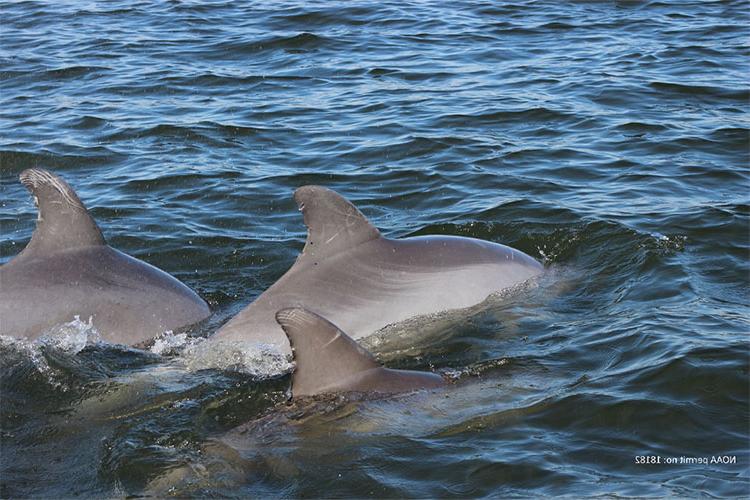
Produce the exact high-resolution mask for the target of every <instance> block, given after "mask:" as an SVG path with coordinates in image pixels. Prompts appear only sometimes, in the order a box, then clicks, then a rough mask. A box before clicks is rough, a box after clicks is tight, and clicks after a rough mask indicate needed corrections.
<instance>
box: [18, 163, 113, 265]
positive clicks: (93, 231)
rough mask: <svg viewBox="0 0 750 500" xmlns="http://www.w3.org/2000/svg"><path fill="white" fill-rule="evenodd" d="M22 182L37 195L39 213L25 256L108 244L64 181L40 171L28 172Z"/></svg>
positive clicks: (21, 177)
mask: <svg viewBox="0 0 750 500" xmlns="http://www.w3.org/2000/svg"><path fill="white" fill-rule="evenodd" d="M19 179H20V180H21V183H22V184H23V185H24V186H26V188H27V189H28V190H29V191H30V192H31V194H32V195H34V202H35V203H36V206H37V208H38V209H39V217H38V218H37V224H36V229H35V230H34V234H33V235H32V236H31V241H30V242H29V244H28V245H27V246H26V248H25V249H24V251H23V253H24V254H25V255H38V254H40V253H52V252H57V251H60V250H67V249H71V248H78V247H86V246H92V245H105V244H106V242H105V241H104V236H102V232H101V230H99V226H97V225H96V222H95V221H94V219H93V218H92V217H91V216H90V215H89V213H88V211H87V210H86V207H85V206H84V205H83V203H81V200H80V199H79V198H78V195H76V193H75V191H73V189H72V188H71V187H70V186H69V185H68V183H67V182H65V181H64V180H63V179H61V178H60V177H58V176H57V175H55V174H53V173H52V172H49V171H47V170H43V169H40V168H32V169H28V170H24V171H23V172H21V175H20V176H19Z"/></svg>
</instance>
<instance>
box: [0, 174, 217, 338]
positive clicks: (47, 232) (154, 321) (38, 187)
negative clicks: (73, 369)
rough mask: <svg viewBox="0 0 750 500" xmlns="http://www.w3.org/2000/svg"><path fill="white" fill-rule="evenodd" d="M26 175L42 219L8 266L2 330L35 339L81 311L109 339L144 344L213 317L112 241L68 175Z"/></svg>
mask: <svg viewBox="0 0 750 500" xmlns="http://www.w3.org/2000/svg"><path fill="white" fill-rule="evenodd" d="M20 180H21V182H22V183H23V185H24V186H26V187H27V188H28V189H29V191H31V193H32V194H33V196H34V200H35V202H36V205H37V207H38V209H39V218H38V220H37V227H36V230H35V231H34V234H33V235H32V237H31V241H30V242H29V244H28V245H27V246H26V248H25V249H24V250H23V251H22V252H21V253H20V254H19V255H17V256H16V257H15V258H13V260H11V261H10V262H8V263H7V264H5V265H3V266H2V267H0V334H2V335H10V336H13V337H16V338H27V339H30V340H31V339H34V338H36V337H38V336H40V335H41V334H43V333H44V332H45V331H46V330H48V329H49V328H50V327H52V326H54V325H58V324H61V323H66V322H69V321H71V320H73V319H74V317H75V316H79V317H80V318H81V320H83V321H87V320H88V319H89V318H92V323H93V326H94V327H95V328H96V329H97V330H98V331H99V333H100V335H101V338H102V339H103V340H106V341H109V342H115V343H121V344H128V345H137V344H140V343H143V342H144V341H147V340H150V339H151V338H153V337H154V336H155V335H158V334H160V333H163V332H164V331H166V330H176V329H179V328H182V327H186V326H188V325H191V324H193V323H197V322H198V321H201V320H202V319H205V318H206V317H208V315H209V314H210V311H209V308H208V305H207V304H206V302H205V301H203V299H201V298H200V297H199V296H198V295H197V294H196V293H195V292H193V291H192V290H191V289H190V288H188V287H187V286H185V285H184V284H182V283H181V282H179V281H178V280H176V279H175V278H173V277H172V276H170V275H169V274H167V273H165V272H164V271H161V270H159V269H157V268H155V267H154V266H151V265H149V264H146V263H145V262H142V261H140V260H138V259H134V258H133V257H130V256H128V255H126V254H124V253H122V252H120V251H118V250H115V249H114V248H111V247H109V246H108V245H107V244H106V242H105V240H104V236H102V233H101V231H100V230H99V227H98V226H97V225H96V222H95V221H94V219H93V218H92V217H91V216H90V215H89V213H88V211H87V210H86V207H85V206H84V205H83V203H81V200H80V199H79V198H78V196H77V195H76V193H75V191H73V189H71V187H70V186H69V185H68V184H67V183H66V182H65V181H64V180H62V179H61V178H60V177H58V176H56V175H54V174H52V173H50V172H48V171H46V170H42V169H30V170H25V171H23V172H22V173H21V175H20Z"/></svg>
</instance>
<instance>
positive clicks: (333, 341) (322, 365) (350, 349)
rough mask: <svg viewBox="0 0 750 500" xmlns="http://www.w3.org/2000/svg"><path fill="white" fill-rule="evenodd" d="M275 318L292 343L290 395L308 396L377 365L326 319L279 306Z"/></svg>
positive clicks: (295, 308)
mask: <svg viewBox="0 0 750 500" xmlns="http://www.w3.org/2000/svg"><path fill="white" fill-rule="evenodd" d="M276 321H277V322H278V323H279V324H280V325H281V328H283V329H284V333H286V336H287V337H288V338H289V343H290V344H291V345H292V351H293V352H294V359H295V361H296V364H297V368H296V369H295V371H294V374H293V375H292V395H294V396H306V395H307V396H309V395H313V394H318V393H320V392H323V390H324V389H326V388H328V387H335V386H339V385H341V384H342V382H344V381H345V380H347V379H349V378H350V377H352V376H354V375H356V374H358V373H360V372H363V371H366V370H371V369H373V368H379V367H380V365H379V364H378V362H377V361H375V359H374V358H373V357H372V355H371V354H370V353H369V352H367V351H366V350H365V349H363V348H362V347H361V346H360V345H359V344H357V343H356V342H355V341H354V340H352V339H351V337H349V336H348V335H347V334H345V333H344V332H342V331H341V330H340V329H339V328H338V327H336V325H334V324H333V323H331V322H329V321H328V320H326V319H325V318H322V317H320V316H318V315H317V314H315V313H313V312H310V311H308V310H306V309H302V308H299V307H294V308H288V309H282V310H280V311H279V312H277V313H276Z"/></svg>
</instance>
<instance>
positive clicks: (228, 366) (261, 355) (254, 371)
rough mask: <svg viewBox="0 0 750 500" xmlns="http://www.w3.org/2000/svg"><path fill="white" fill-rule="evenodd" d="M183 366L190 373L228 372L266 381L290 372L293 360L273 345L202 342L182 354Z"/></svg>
mask: <svg viewBox="0 0 750 500" xmlns="http://www.w3.org/2000/svg"><path fill="white" fill-rule="evenodd" d="M180 359H181V361H182V363H184V364H185V367H186V368H187V369H188V370H189V371H198V370H209V369H215V370H228V371H237V372H241V373H246V374H248V375H251V376H252V377H255V378H258V379H267V378H273V377H277V376H279V375H283V374H285V373H289V372H290V371H292V369H293V368H294V363H293V362H292V360H291V359H290V358H289V357H287V356H286V355H285V354H283V353H282V352H281V351H280V350H279V349H278V348H277V347H276V346H275V345H273V344H250V343H246V342H237V341H235V342H229V341H218V342H217V341H210V342H206V341H205V340H201V341H198V342H194V343H191V344H190V343H189V344H188V345H187V346H186V347H185V349H184V350H183V352H182V356H181V358H180Z"/></svg>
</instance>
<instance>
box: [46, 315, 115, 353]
mask: <svg viewBox="0 0 750 500" xmlns="http://www.w3.org/2000/svg"><path fill="white" fill-rule="evenodd" d="M100 340H101V337H100V335H99V332H98V331H97V329H96V328H94V324H93V321H92V318H91V317H89V319H88V321H81V318H80V317H79V316H75V317H74V318H73V321H70V322H68V323H63V324H60V325H55V326H53V327H52V328H50V329H49V330H47V331H46V332H44V334H42V335H41V336H40V337H39V338H38V339H37V341H36V343H37V344H39V345H41V346H45V347H48V348H49V347H51V348H53V349H56V350H58V351H63V352H65V353H67V354H77V353H79V352H81V351H82V350H83V349H84V348H85V347H86V346H87V345H89V344H95V343H97V342H100Z"/></svg>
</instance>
